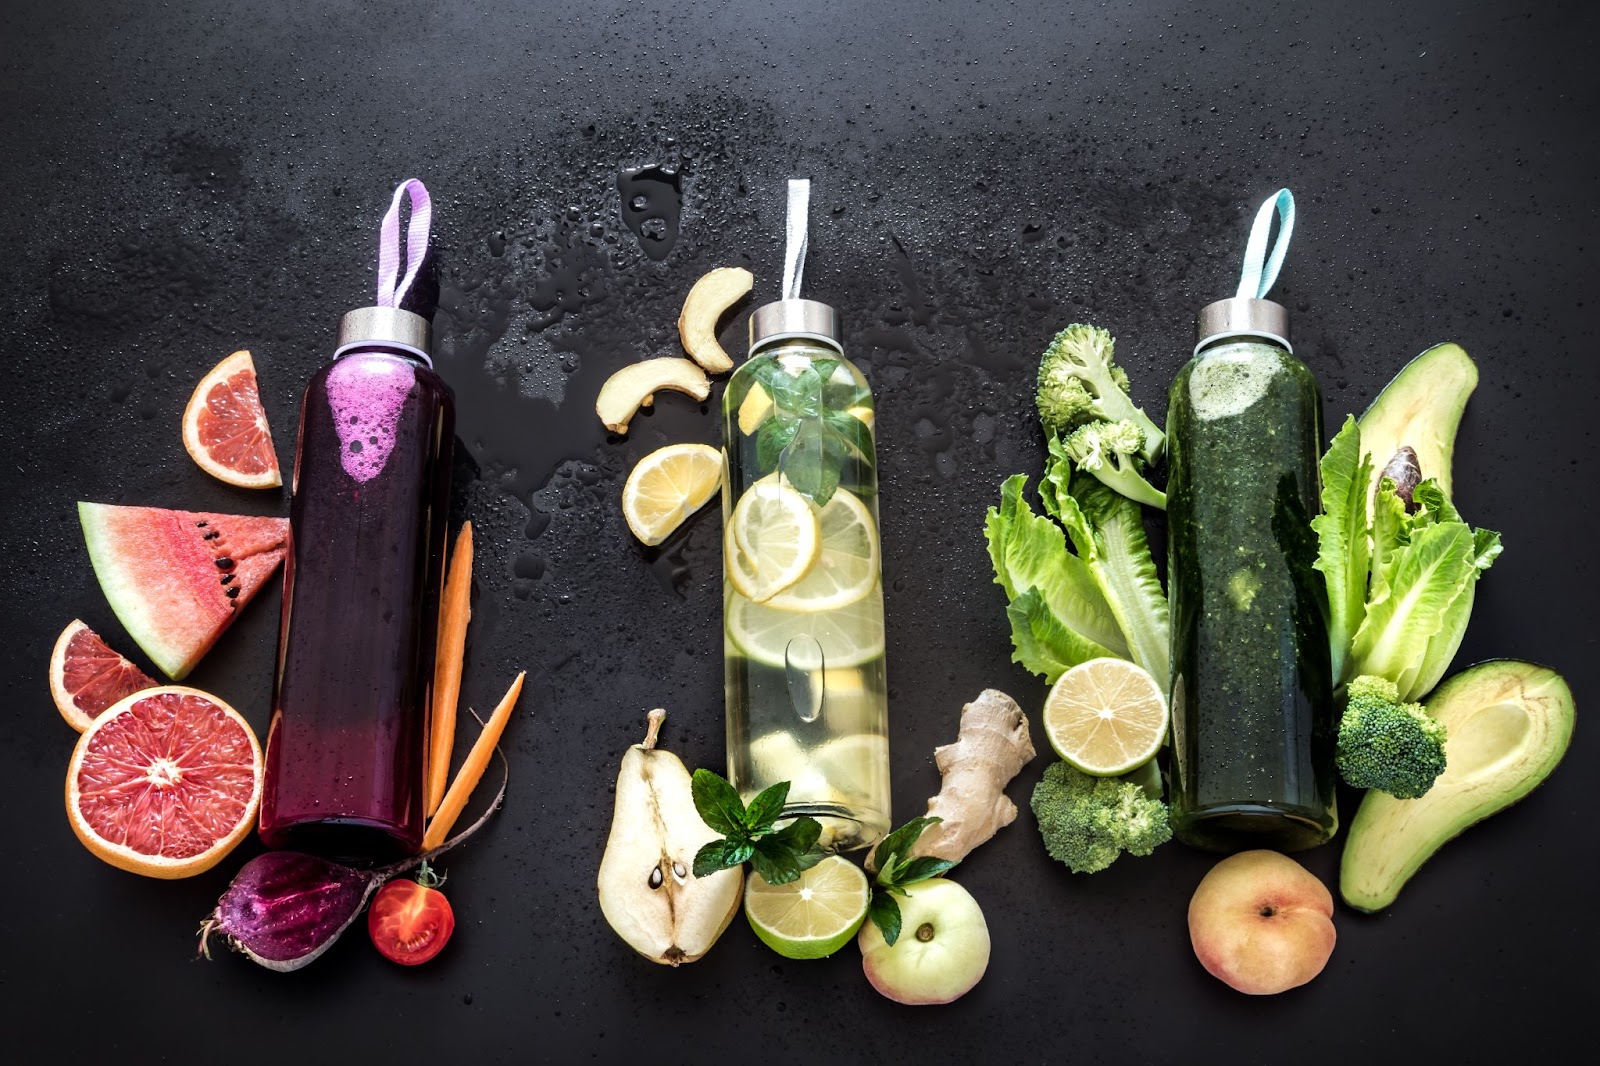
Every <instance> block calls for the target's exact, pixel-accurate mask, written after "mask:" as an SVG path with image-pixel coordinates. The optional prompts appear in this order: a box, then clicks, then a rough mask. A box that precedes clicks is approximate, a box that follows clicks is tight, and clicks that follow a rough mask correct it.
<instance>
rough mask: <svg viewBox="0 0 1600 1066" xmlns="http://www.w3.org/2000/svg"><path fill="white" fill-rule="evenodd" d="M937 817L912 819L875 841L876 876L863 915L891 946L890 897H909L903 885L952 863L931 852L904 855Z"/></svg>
mask: <svg viewBox="0 0 1600 1066" xmlns="http://www.w3.org/2000/svg"><path fill="white" fill-rule="evenodd" d="M941 820H942V819H939V818H937V817H933V816H930V815H926V814H925V815H922V816H921V817H918V818H913V819H911V821H909V822H907V823H906V824H905V825H903V826H901V827H900V828H899V829H896V830H895V831H894V832H892V833H890V834H889V835H888V836H886V837H884V838H883V840H881V841H879V843H878V847H877V850H876V851H874V852H873V853H872V860H873V863H874V865H876V866H877V867H878V875H877V877H876V878H874V879H873V885H872V902H871V903H869V904H868V905H867V917H868V918H871V919H872V922H873V924H874V925H876V926H877V927H878V931H879V932H881V933H882V934H883V939H884V941H885V942H887V943H889V944H891V945H892V944H893V943H894V942H895V941H896V940H898V939H899V937H900V904H898V903H896V902H895V900H894V897H895V896H909V895H910V893H909V892H907V891H906V886H907V885H913V884H916V883H917V882H918V881H926V880H927V879H928V878H930V877H938V876H939V875H940V874H942V873H944V872H945V871H946V870H948V869H950V868H951V867H953V866H955V865H956V864H955V862H953V861H951V860H950V859H941V858H939V857H937V856H934V855H919V856H916V857H915V858H913V857H910V856H909V854H908V853H909V852H910V851H911V847H912V845H913V844H915V843H916V842H917V838H918V837H920V836H921V835H922V833H923V830H925V829H927V828H928V827H929V826H930V825H935V824H937V823H938V822H940V821H941Z"/></svg>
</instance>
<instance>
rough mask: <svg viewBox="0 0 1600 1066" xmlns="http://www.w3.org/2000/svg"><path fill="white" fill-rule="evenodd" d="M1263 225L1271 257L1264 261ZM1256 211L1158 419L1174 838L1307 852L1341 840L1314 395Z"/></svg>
mask: <svg viewBox="0 0 1600 1066" xmlns="http://www.w3.org/2000/svg"><path fill="white" fill-rule="evenodd" d="M1274 211H1276V212H1277V213H1278V214H1279V215H1280V216H1281V217H1282V220H1283V221H1282V225H1281V228H1280V233H1279V237H1278V242H1277V247H1276V249H1275V250H1274V253H1273V256H1272V257H1271V259H1270V260H1267V259H1265V251H1266V237H1267V232H1268V230H1269V229H1270V228H1271V223H1272V217H1273V214H1274ZM1293 220H1294V200H1293V197H1292V196H1291V195H1290V193H1289V191H1288V190H1287V189H1285V190H1283V191H1282V192H1280V193H1278V194H1277V195H1276V196H1275V197H1273V199H1271V200H1269V201H1267V203H1266V204H1265V205H1263V208H1262V211H1261V214H1260V215H1259V216H1258V218H1257V220H1256V227H1255V232H1253V233H1252V235H1251V240H1250V249H1249V251H1248V252H1247V254H1246V268H1245V279H1244V282H1243V283H1242V284H1241V286H1240V294H1239V295H1238V296H1236V297H1234V298H1233V299H1229V300H1221V301H1218V302H1216V303H1213V304H1209V305H1208V306H1206V307H1204V308H1202V309H1201V311H1200V316H1199V331H1198V334H1199V336H1198V341H1199V342H1198V344H1196V346H1195V354H1194V358H1193V359H1191V360H1190V361H1189V363H1188V364H1187V365H1186V366H1185V367H1184V368H1183V369H1182V370H1180V371H1179V372H1178V376H1177V378H1176V379H1175V380H1174V381H1173V383H1172V390H1171V394H1170V397H1169V404H1168V410H1167V433H1168V449H1169V450H1168V462H1169V474H1168V484H1167V526H1168V586H1169V591H1170V596H1171V602H1172V691H1171V703H1172V737H1173V758H1172V822H1173V832H1174V835H1176V836H1177V838H1178V839H1180V840H1182V841H1184V842H1185V843H1187V844H1190V845H1192V846H1195V847H1199V848H1204V849H1206V850H1209V851H1223V852H1229V851H1238V850H1241V849H1245V848H1272V849H1275V850H1279V851H1294V850H1298V849H1302V848H1308V847H1313V846H1315V845H1317V844H1321V843H1323V842H1324V841H1326V840H1328V839H1329V838H1330V837H1332V836H1333V834H1334V832H1335V830H1336V829H1337V828H1338V815H1337V813H1336V811H1335V807H1334V789H1335V785H1336V783H1337V772H1336V769H1335V765H1334V753H1335V741H1336V739H1337V727H1338V719H1337V715H1336V713H1335V705H1334V702H1333V696H1332V691H1331V690H1332V683H1331V678H1330V670H1329V653H1328V635H1327V619H1326V612H1327V606H1326V594H1325V592H1324V586H1323V583H1322V580H1321V575H1320V574H1318V573H1317V572H1316V570H1314V569H1313V563H1314V562H1315V561H1316V557H1317V544H1316V538H1315V536H1314V534H1313V533H1312V530H1311V518H1312V516H1314V515H1315V514H1316V513H1317V510H1318V506H1319V492H1320V481H1319V474H1318V467H1317V460H1318V456H1319V455H1320V453H1321V448H1322V395H1321V391H1320V389H1319V388H1318V385H1317V380H1316V377H1315V375H1313V374H1312V372H1311V370H1310V369H1309V368H1307V366H1306V365H1305V364H1304V363H1302V362H1301V361H1300V360H1299V359H1297V358H1296V357H1295V355H1294V350H1293V348H1292V346H1291V345H1290V342H1289V315H1288V312H1287V311H1286V310H1285V309H1284V308H1283V307H1282V306H1281V305H1280V304H1277V303H1274V302H1272V301H1270V300H1267V299H1265V298H1264V297H1265V295H1266V292H1267V290H1268V289H1269V288H1270V287H1271V285H1272V282H1273V280H1274V279H1275V278H1276V275H1277V271H1278V266H1279V265H1280V264H1281V262H1282V259H1283V253H1284V251H1285V250H1286V248H1287V245H1288V242H1289V235H1290V232H1291V230H1292V228H1293Z"/></svg>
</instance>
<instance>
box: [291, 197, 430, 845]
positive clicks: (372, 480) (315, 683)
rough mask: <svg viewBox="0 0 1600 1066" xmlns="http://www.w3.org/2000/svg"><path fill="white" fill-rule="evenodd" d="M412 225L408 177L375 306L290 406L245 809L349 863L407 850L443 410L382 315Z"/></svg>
mask: <svg viewBox="0 0 1600 1066" xmlns="http://www.w3.org/2000/svg"><path fill="white" fill-rule="evenodd" d="M403 196H409V197H410V199H411V205H412V214H411V224H410V227H409V231H408V239H407V242H406V243H407V249H406V251H407V268H408V269H407V272H406V274H405V277H404V278H403V279H399V280H398V281H397V276H398V274H399V215H400V203H401V199H402V197H403ZM429 215H430V212H429V203H428V195H427V190H426V189H424V188H423V186H422V183H421V182H418V181H414V180H413V181H408V182H406V183H404V184H403V185H401V186H400V188H399V189H397V190H396V192H395V199H394V204H393V206H391V208H390V210H389V214H388V216H387V217H386V218H385V219H384V225H383V231H382V239H381V241H380V255H379V270H378V275H379V280H378V306H376V307H364V308H361V309H359V310H356V311H351V312H350V313H349V314H347V315H345V316H344V318H343V320H342V321H341V322H340V324H339V334H338V342H337V346H336V349H335V352H334V357H333V361H332V362H330V363H329V364H328V365H326V366H324V367H323V368H322V369H320V370H318V371H317V372H316V373H315V374H314V375H313V376H312V378H311V382H310V384H309V385H308V386H307V387H306V392H305V397H304V400H303V401H302V406H301V411H300V435H299V441H298V444H297V446H296V451H295V461H294V479H293V482H292V490H291V491H292V493H293V501H292V503H291V504H290V531H291V536H290V551H289V555H288V558H287V560H286V563H285V566H284V585H283V618H282V624H281V631H280V636H279V643H278V667H277V673H276V677H275V680H274V685H273V701H272V721H271V725H270V726H269V727H268V732H267V754H266V781H265V785H264V790H263V793H262V799H261V824H260V835H261V840H262V842H263V843H264V844H266V845H267V846H268V847H271V848H295V849H298V850H303V851H311V852H315V853H317V854H321V855H324V856H327V857H329V858H335V859H342V860H346V861H358V860H381V859H387V858H392V857H396V856H399V855H405V854H410V853H413V852H415V851H416V850H417V849H418V848H419V847H420V846H421V844H422V833H423V821H424V817H423V813H424V812H423V783H424V781H425V780H426V772H427V767H426V761H427V751H428V707H429V703H430V696H431V690H432V681H433V657H434V641H435V631H436V625H437V617H438V607H439V596H440V586H441V583H442V581H443V558H444V544H445V533H446V529H445V525H446V519H447V515H448V509H449V496H450V460H451V447H452V444H453V442H454V439H455V399H454V396H453V395H452V393H451V391H450V387H449V386H448V385H446V384H445V383H444V380H443V379H442V378H440V377H439V375H438V374H436V373H434V371H433V366H432V362H431V360H430V358H429V342H430V339H431V338H430V328H429V324H428V320H427V319H425V318H423V317H422V316H420V315H417V314H413V313H412V312H410V311H406V310H402V309H401V308H400V307H399V304H400V302H401V300H402V299H403V298H404V296H405V294H406V292H407V290H408V289H409V288H410V286H411V283H412V282H413V281H414V280H415V277H416V274H417V270H418V268H419V267H420V266H421V262H422V258H423V255H424V253H425V252H426V248H427V235H428V224H429V221H430V219H429Z"/></svg>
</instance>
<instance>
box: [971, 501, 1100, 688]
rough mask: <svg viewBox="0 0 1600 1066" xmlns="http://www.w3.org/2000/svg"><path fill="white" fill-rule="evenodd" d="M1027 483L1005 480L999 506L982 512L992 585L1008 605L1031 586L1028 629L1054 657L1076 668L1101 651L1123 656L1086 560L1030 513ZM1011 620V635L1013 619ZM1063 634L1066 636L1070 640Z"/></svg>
mask: <svg viewBox="0 0 1600 1066" xmlns="http://www.w3.org/2000/svg"><path fill="white" fill-rule="evenodd" d="M1026 484H1027V477H1026V476H1024V475H1022V474H1015V475H1013V476H1012V477H1010V478H1007V479H1006V481H1005V483H1004V484H1003V485H1002V486H1001V487H1000V506H999V508H994V507H991V508H989V512H988V515H987V516H986V521H985V526H984V533H985V535H986V537H987V539H988V542H989V558H990V561H991V562H992V563H993V564H994V571H995V583H996V584H998V585H1000V586H1001V587H1002V588H1004V589H1005V590H1006V597H1007V599H1009V600H1010V601H1012V602H1013V603H1016V602H1017V601H1018V600H1019V599H1021V598H1022V597H1023V596H1024V594H1026V593H1027V592H1029V591H1030V590H1036V591H1037V593H1038V597H1037V598H1038V600H1039V604H1038V606H1037V607H1036V608H1030V611H1031V613H1030V614H1029V615H1028V616H1027V618H1028V622H1029V624H1028V631H1029V633H1030V634H1032V637H1031V639H1033V640H1035V641H1041V640H1047V639H1048V640H1050V642H1051V643H1050V647H1051V648H1052V649H1053V654H1054V655H1055V656H1056V661H1060V662H1065V664H1066V666H1075V665H1076V664H1077V663H1079V662H1083V661H1085V660H1087V659H1093V658H1098V657H1100V656H1104V655H1110V656H1115V657H1117V658H1124V659H1125V658H1127V656H1128V645H1127V641H1125V640H1124V639H1123V636H1122V631H1121V629H1120V628H1118V626H1117V619H1116V616H1115V615H1114V614H1113V613H1112V610H1111V608H1110V606H1108V605H1107V603H1106V600H1105V596H1104V594H1103V593H1102V591H1101V589H1100V586H1099V583H1098V582H1097V581H1096V580H1095V578H1094V576H1093V575H1092V574H1091V573H1090V572H1089V567H1088V564H1087V563H1085V562H1084V561H1083V560H1082V559H1080V558H1078V557H1077V556H1075V555H1073V554H1072V553H1071V552H1069V551H1068V550H1067V544H1066V538H1065V537H1064V536H1063V534H1062V532H1061V527H1060V526H1058V525H1056V524H1055V523H1054V522H1052V521H1050V520H1049V519H1048V518H1045V517H1043V516H1040V515H1037V514H1034V512H1033V509H1032V508H1030V507H1029V506H1028V502H1027V500H1025V499H1024V498H1023V496H1022V491H1023V489H1024V487H1025V486H1026ZM1041 610H1042V611H1044V612H1046V613H1048V614H1049V615H1051V616H1052V617H1053V618H1054V619H1055V623H1056V624H1055V625H1054V626H1048V625H1046V624H1045V622H1044V621H1043V619H1042V618H1041V617H1040V615H1039V612H1040V611H1041ZM1012 623H1013V631H1014V632H1013V636H1014V637H1015V636H1016V632H1015V631H1016V629H1017V620H1016V618H1015V617H1013V619H1012ZM1063 633H1065V634H1071V639H1068V638H1067V637H1065V636H1063V635H1061V634H1063ZM1018 647H1019V648H1020V647H1021V645H1020V644H1019V645H1018ZM1030 654H1031V653H1030ZM1025 665H1026V664H1025ZM1028 668H1029V669H1030V670H1034V672H1035V673H1046V672H1047V671H1045V670H1043V669H1035V668H1034V667H1032V666H1029V667H1028ZM1057 672H1058V673H1059V671H1057Z"/></svg>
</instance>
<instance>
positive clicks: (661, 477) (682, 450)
mask: <svg viewBox="0 0 1600 1066" xmlns="http://www.w3.org/2000/svg"><path fill="white" fill-rule="evenodd" d="M721 485H722V453H721V452H720V451H718V450H717V449H715V448H713V447H711V446H710V445H708V444H669V445H667V446H666V447H665V448H657V449H656V450H655V451H653V452H651V453H650V454H649V455H647V456H645V457H644V458H643V459H640V460H639V464H638V465H637V466H635V467H634V468H633V472H632V473H630V474H629V475H628V480H627V481H626V482H625V483H624V484H623V486H622V517H623V518H625V519H627V521H628V528H629V529H631V530H633V535H634V536H636V537H638V538H639V540H640V541H642V542H643V543H645V544H660V543H661V542H662V541H664V540H666V539H667V537H668V536H670V535H671V533H672V531H673V530H675V529H677V528H678V527H679V526H680V525H682V524H683V520H684V519H686V518H688V517H689V516H690V515H691V514H693V513H694V512H696V511H698V510H699V509H700V508H701V507H704V506H705V504H706V501H707V500H709V499H711V497H713V496H715V495H716V494H717V489H718V488H720V487H721Z"/></svg>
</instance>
